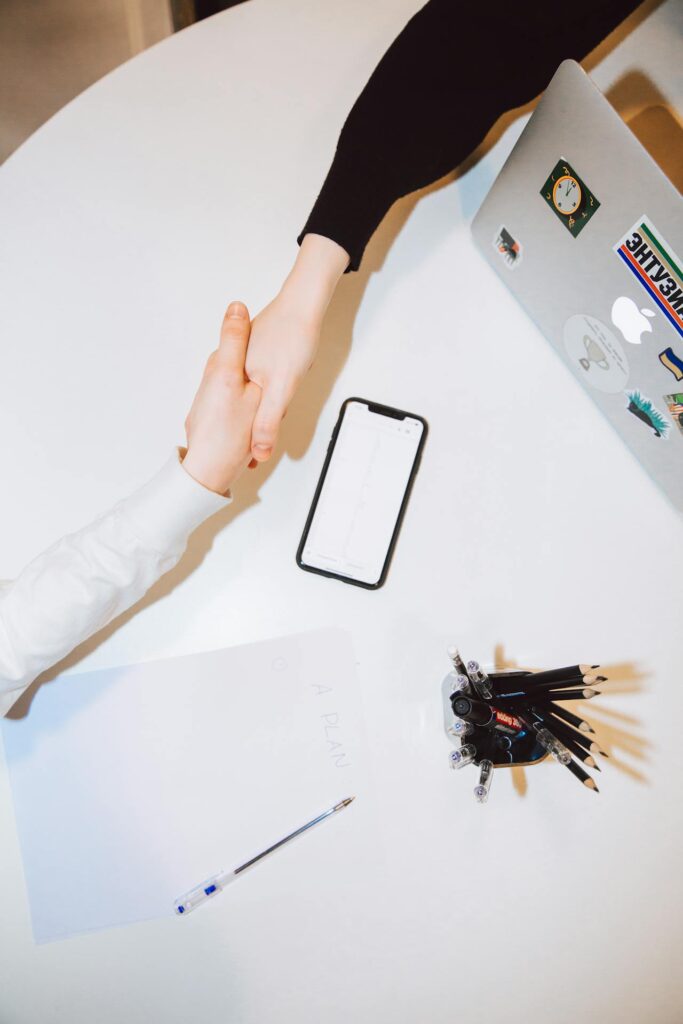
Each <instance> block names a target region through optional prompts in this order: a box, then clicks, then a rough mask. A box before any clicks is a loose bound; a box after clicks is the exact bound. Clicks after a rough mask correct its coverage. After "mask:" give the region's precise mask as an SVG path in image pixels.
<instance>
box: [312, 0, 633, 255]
mask: <svg viewBox="0 0 683 1024" xmlns="http://www.w3.org/2000/svg"><path fill="white" fill-rule="evenodd" d="M639 3H640V0H602V2H599V0H571V3H570V4H569V5H568V6H567V8H566V11H565V12H564V13H563V12H562V11H561V10H560V11H559V12H558V11H557V10H556V9H553V8H552V7H549V6H548V5H546V4H539V3H537V2H535V3H534V2H532V0H518V2H517V3H514V4H513V3H509V0H507V2H502V0H486V2H481V0H479V2H477V0H475V4H474V5H473V6H474V7H475V8H476V9H475V10H474V12H473V11H472V10H471V9H469V10H468V7H469V5H467V4H462V3H460V2H459V0H430V2H429V3H427V4H426V5H425V6H424V7H423V8H422V9H421V10H420V11H418V13H417V14H416V15H415V16H414V17H413V18H411V20H410V21H409V22H408V24H407V25H406V27H405V28H404V29H403V31H402V32H401V34H400V35H399V36H398V37H397V38H396V39H395V40H394V42H393V43H392V45H391V46H390V47H389V49H388V50H387V52H386V53H385V55H384V56H383V57H382V60H381V61H380V63H379V64H378V65H377V67H376V69H375V71H374V72H373V74H372V76H371V77H370V80H369V81H368V83H367V85H366V86H365V88H364V89H363V91H362V93H361V94H360V96H359V97H358V99H357V100H356V103H355V104H354V106H353V108H352V110H351V112H350V114H349V116H348V118H347V120H346V123H345V124H344V127H343V129H342V132H341V135H340V136H339V141H338V143H337V150H336V153H335V156H334V160H333V162H332V166H331V167H330V170H329V172H328V175H327V178H326V180H325V183H324V185H323V187H322V190H321V192H320V195H319V196H318V199H317V200H316V203H315V206H314V207H313V210H312V211H311V213H310V216H309V218H308V220H307V222H306V225H305V226H304V228H303V231H302V232H301V234H300V236H299V239H298V240H299V243H300V242H301V240H302V238H303V237H304V235H306V234H309V233H314V234H318V235H324V236H325V237H327V238H331V239H332V240H333V241H335V242H337V244H338V245H340V246H341V247H342V248H343V249H345V250H346V252H348V253H349V256H350V262H349V266H348V268H347V269H348V270H357V268H358V266H359V264H360V261H361V258H362V255H363V251H364V249H365V246H366V245H367V243H368V241H369V239H370V236H371V235H372V233H373V232H374V230H375V228H376V227H377V225H378V224H379V222H380V221H381V220H382V218H383V217H384V215H385V213H386V212H387V210H388V209H389V207H390V206H391V205H392V203H393V202H394V201H395V200H396V199H399V198H400V197H401V196H404V195H407V193H409V192H413V191H415V189H418V188H422V187H424V186H425V185H428V184H430V183H431V182H433V181H436V180H437V179H438V178H440V177H442V176H443V175H444V174H447V173H448V172H449V171H452V170H453V169H454V168H455V167H457V166H458V164H460V163H461V162H462V161H463V160H464V158H465V157H466V156H468V154H469V153H471V152H472V150H473V149H474V148H475V147H476V146H477V145H478V144H479V143H480V142H481V141H482V139H483V138H484V137H485V136H486V134H487V132H488V131H489V129H490V128H491V126H492V125H493V124H494V123H495V122H496V120H497V119H498V117H499V116H500V115H501V114H502V113H504V112H505V111H506V110H510V109H511V108H513V107H516V106H520V105H521V104H524V103H527V102H528V101H529V100H531V99H533V98H534V96H536V95H537V94H538V93H539V92H540V91H541V90H542V89H544V88H545V86H546V85H547V84H548V82H549V81H550V79H551V78H552V76H553V74H554V72H555V70H556V69H557V67H558V66H559V64H560V63H561V62H562V61H563V60H564V59H565V58H567V57H573V58H574V59H575V60H582V59H583V58H584V57H585V56H586V54H587V53H590V51H591V50H592V49H593V48H594V47H595V46H596V45H597V44H598V43H599V42H600V41H601V40H602V39H603V38H604V37H605V35H607V34H608V33H609V32H611V31H612V29H613V28H614V27H615V26H616V25H618V24H619V22H620V21H622V20H623V19H624V18H625V17H626V16H627V15H628V14H630V13H631V11H633V10H634V9H635V8H636V7H637V6H638V5H639Z"/></svg>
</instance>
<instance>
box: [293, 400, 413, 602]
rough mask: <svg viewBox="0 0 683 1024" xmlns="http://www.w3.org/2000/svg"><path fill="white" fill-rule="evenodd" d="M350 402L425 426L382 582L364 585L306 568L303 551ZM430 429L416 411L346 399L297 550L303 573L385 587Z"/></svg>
mask: <svg viewBox="0 0 683 1024" xmlns="http://www.w3.org/2000/svg"><path fill="white" fill-rule="evenodd" d="M349 402H361V403H362V404H363V405H367V407H368V409H369V410H370V411H371V412H377V413H380V414H381V415H383V416H390V417H391V418H392V419H397V420H398V419H405V418H406V417H409V418H411V419H414V420H419V422H420V423H421V424H422V426H423V430H422V437H421V438H420V443H419V444H418V446H417V451H416V452H415V459H414V461H413V468H412V470H411V471H410V478H409V480H408V484H407V486H406V489H405V493H404V495H403V501H402V502H401V508H400V509H399V513H398V516H397V518H396V526H395V527H394V532H393V534H392V535H391V540H390V542H389V548H388V550H387V556H386V558H385V559H384V565H383V566H382V572H381V574H380V577H379V579H378V580H377V582H376V583H363V582H362V581H361V580H354V579H352V578H351V577H350V576H342V575H341V574H340V573H336V572H330V571H329V569H316V568H314V567H313V566H311V565H305V564H304V562H303V561H302V556H303V550H304V545H305V543H306V538H307V537H308V531H309V530H310V528H311V523H312V522H313V516H314V515H315V510H316V508H317V506H318V499H319V497H320V492H321V491H322V488H323V484H324V483H325V477H326V475H327V470H328V468H329V465H330V462H331V461H332V456H333V455H334V448H335V445H336V443H337V437H338V436H339V428H340V426H341V424H342V420H343V419H344V414H345V412H346V407H347V405H348V404H349ZM428 429H429V427H428V424H427V421H426V419H425V418H424V416H418V415H417V414H416V413H414V412H406V411H405V410H403V409H394V408H392V407H391V406H390V405H381V404H380V403H379V402H370V401H369V400H368V399H367V398H355V397H354V398H347V399H346V401H344V402H343V403H342V407H341V409H340V410H339V416H338V417H337V422H336V423H335V426H334V430H333V431H332V437H331V438H330V443H329V444H328V446H327V454H326V456H325V462H324V463H323V468H322V471H321V473H320V478H319V479H318V484H317V487H316V489H315V494H314V495H313V501H312V502H311V507H310V509H309V512H308V517H307V519H306V525H305V526H304V531H303V533H302V535H301V540H300V541H299V547H298V548H297V552H296V564H297V565H298V566H299V568H300V569H303V570H304V572H314V573H316V574H317V575H318V576H329V577H330V578H331V579H334V580H341V581H342V583H351V584H353V586H355V587H363V588H364V589H365V590H379V588H380V587H381V586H383V585H384V582H385V580H386V578H387V573H388V571H389V565H390V563H391V559H392V556H393V554H394V548H395V547H396V541H397V539H398V535H399V532H400V529H401V523H402V522H403V516H404V515H405V510H406V506H407V504H408V499H409V497H410V492H411V491H412V489H413V481H414V480H415V476H416V475H417V471H418V468H419V466H420V461H421V459H422V449H423V448H424V443H425V440H426V438H427V432H428Z"/></svg>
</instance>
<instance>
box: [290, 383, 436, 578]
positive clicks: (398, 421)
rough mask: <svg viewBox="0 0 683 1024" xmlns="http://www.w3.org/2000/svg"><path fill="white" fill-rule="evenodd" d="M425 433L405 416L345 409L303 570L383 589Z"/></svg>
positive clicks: (365, 406)
mask: <svg viewBox="0 0 683 1024" xmlns="http://www.w3.org/2000/svg"><path fill="white" fill-rule="evenodd" d="M425 429H426V424H425V422H424V420H422V419H421V418H419V417H416V416H411V415H410V414H409V413H403V412H401V411H400V410H398V409H388V408H387V407H386V406H381V405H376V404H375V403H372V402H364V401H362V400H359V399H350V400H348V401H347V402H345V403H344V406H343V407H342V413H341V416H340V419H339V421H338V423H337V426H336V428H335V433H334V435H333V442H332V445H331V450H330V453H329V455H328V459H327V462H326V465H325V468H324V469H323V474H322V477H321V480H320V482H319V484H318V491H317V493H316V497H315V498H314V502H313V507H312V509H311V513H310V515H309V521H308V524H307V528H306V530H305V531H304V536H303V539H302V542H301V545H300V547H299V555H298V559H297V560H298V562H299V565H300V566H301V567H302V568H308V569H312V570H315V571H319V572H323V573H326V574H330V575H334V576H339V577H341V578H345V579H347V580H349V581H351V580H354V581H356V582H358V583H362V584H364V585H365V586H370V587H376V586H379V585H380V584H381V582H383V575H384V570H385V566H386V564H387V561H388V557H389V555H390V553H391V549H392V546H393V541H394V540H395V533H396V530H397V526H398V524H399V520H400V517H401V514H402V511H403V507H404V502H405V498H406V496H407V491H408V488H409V485H410V482H411V479H412V476H413V473H414V471H415V468H416V463H417V457H418V454H419V451H420V448H421V446H422V441H423V435H424V432H425Z"/></svg>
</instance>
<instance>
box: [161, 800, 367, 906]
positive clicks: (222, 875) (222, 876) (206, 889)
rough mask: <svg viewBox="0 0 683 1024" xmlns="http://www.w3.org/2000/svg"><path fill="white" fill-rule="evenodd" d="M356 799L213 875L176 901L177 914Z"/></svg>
mask: <svg viewBox="0 0 683 1024" xmlns="http://www.w3.org/2000/svg"><path fill="white" fill-rule="evenodd" d="M354 799H355V797H352V796H351V797H347V798H346V799H345V800H342V801H341V802H340V803H338V804H335V805H334V807H330V808H329V809H328V810H327V811H323V813H322V814H319V815H318V816H317V818H313V819H312V820H311V821H308V822H306V824H305V825H302V826H301V828H298V829H296V831H294V832H290V833H289V835H287V836H285V837H284V838H283V839H279V840H278V841H277V843H273V845H272V846H269V847H268V848H267V849H266V850H262V852H261V853H257V854H256V856H255V857H252V858H251V859H250V860H248V861H245V863H244V864H240V866H239V867H237V868H234V869H233V870H232V871H221V872H219V873H218V874H217V875H213V877H212V878H207V879H206V881H205V882H202V883H201V885H197V886H195V888H194V889H190V891H189V892H186V893H185V895H184V896H180V897H179V898H178V899H177V900H175V901H174V904H173V906H174V909H175V912H176V914H189V913H190V911H191V910H194V909H195V908H196V907H198V906H200V905H201V904H202V903H206V901H207V900H209V899H211V897H212V896H217V895H218V893H219V892H222V891H223V889H224V888H225V886H226V885H228V884H229V883H230V882H233V881H234V880H235V879H236V878H238V877H239V876H240V875H241V874H242V872H243V871H246V869H247V868H250V867H252V866H253V865H254V864H257V863H258V861H260V860H263V858H264V857H267V856H268V854H269V853H273V851H274V850H277V849H278V848H279V847H280V846H284V844H285V843H288V842H289V841H290V840H291V839H295V838H296V836H300V835H301V833H302V832H306V831H308V829H309V828H313V826H314V825H317V824H318V823H319V822H321V821H324V820H325V818H329V817H330V815H332V814H336V812H337V811H341V810H342V809H343V808H344V807H348V806H349V804H350V803H351V802H352V800H354Z"/></svg>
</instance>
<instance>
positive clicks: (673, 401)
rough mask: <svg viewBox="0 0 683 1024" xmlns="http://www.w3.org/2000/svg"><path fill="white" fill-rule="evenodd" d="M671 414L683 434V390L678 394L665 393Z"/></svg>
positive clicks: (665, 399)
mask: <svg viewBox="0 0 683 1024" xmlns="http://www.w3.org/2000/svg"><path fill="white" fill-rule="evenodd" d="M664 401H665V402H666V407H667V409H668V410H669V415H670V416H671V419H672V420H673V421H674V423H675V424H676V426H677V427H678V429H679V430H680V432H681V434H682V435H683V392H682V391H679V392H678V394H676V395H664Z"/></svg>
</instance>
